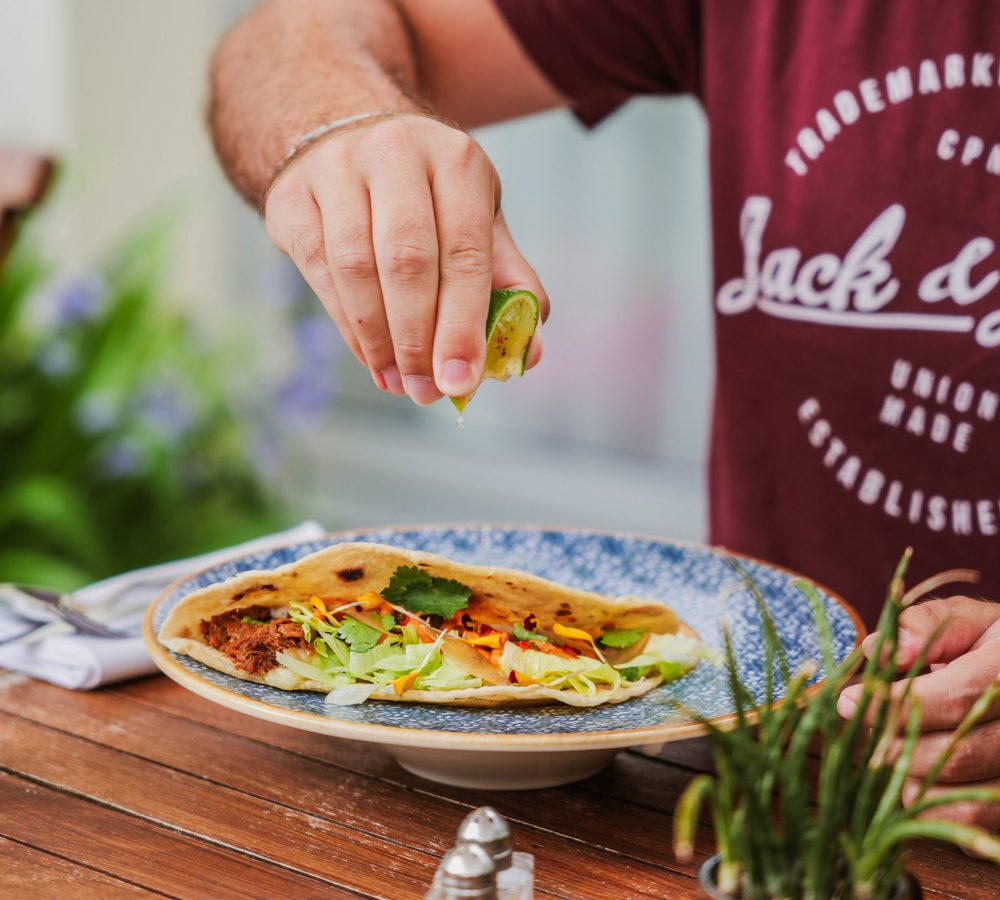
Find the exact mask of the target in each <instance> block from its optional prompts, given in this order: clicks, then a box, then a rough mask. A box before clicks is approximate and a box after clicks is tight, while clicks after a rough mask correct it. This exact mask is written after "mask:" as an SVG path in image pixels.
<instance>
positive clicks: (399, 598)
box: [380, 566, 472, 619]
mask: <svg viewBox="0 0 1000 900" xmlns="http://www.w3.org/2000/svg"><path fill="white" fill-rule="evenodd" d="M380 593H381V594H382V596H383V597H385V599H386V600H388V601H389V602H390V603H395V604H396V605H397V606H402V607H403V608H404V609H408V610H410V612H415V613H423V614H424V615H428V616H431V615H438V616H443V617H444V618H446V619H450V618H452V617H453V616H454V615H455V613H457V612H458V611H459V610H460V609H464V608H465V607H466V606H467V605H468V603H469V597H471V596H472V591H471V590H470V589H469V588H467V587H466V586H465V585H464V584H460V583H459V582H457V581H452V579H450V578H435V577H434V576H433V575H428V574H427V573H426V572H423V571H421V570H420V569H418V568H417V567H416V566H400V567H399V568H398V569H396V571H395V572H393V573H392V578H391V579H390V580H389V586H388V587H387V588H385V590H383V591H380Z"/></svg>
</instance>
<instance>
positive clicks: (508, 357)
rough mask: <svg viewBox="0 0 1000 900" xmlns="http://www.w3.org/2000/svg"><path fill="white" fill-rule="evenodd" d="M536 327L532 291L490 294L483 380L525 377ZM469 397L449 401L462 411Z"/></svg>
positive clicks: (535, 298)
mask: <svg viewBox="0 0 1000 900" xmlns="http://www.w3.org/2000/svg"><path fill="white" fill-rule="evenodd" d="M537 325H538V298H537V297H535V295H534V294H533V293H531V291H519V290H502V291H493V292H491V293H490V312H489V315H488V316H487V317H486V366H485V368H484V369H483V381H485V380H486V379H487V378H495V379H496V380H497V381H506V380H507V379H508V378H510V376H511V375H523V374H524V361H525V359H527V357H528V345H529V344H530V343H531V336H532V335H533V334H534V333H535V328H536V327H537ZM473 394H475V391H473V392H472V393H471V394H466V395H465V396H463V397H451V398H449V399H450V400H451V402H452V404H453V405H454V407H455V409H457V410H458V411H459V412H462V411H463V410H464V409H465V407H466V406H467V405H468V403H469V401H470V400H471V399H472V397H473Z"/></svg>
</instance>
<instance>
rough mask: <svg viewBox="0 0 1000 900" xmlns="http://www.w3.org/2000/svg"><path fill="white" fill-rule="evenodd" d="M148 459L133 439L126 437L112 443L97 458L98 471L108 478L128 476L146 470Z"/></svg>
mask: <svg viewBox="0 0 1000 900" xmlns="http://www.w3.org/2000/svg"><path fill="white" fill-rule="evenodd" d="M148 463H149V460H148V459H147V456H146V453H145V451H144V450H143V449H142V447H141V446H139V444H137V443H136V442H135V441H132V440H129V439H128V438H126V439H125V440H122V441H117V442H115V443H114V444H112V445H111V446H110V447H108V449H107V450H106V451H105V452H104V454H103V455H102V456H101V457H100V459H99V460H98V464H97V467H98V469H99V470H100V472H101V473H102V474H103V475H105V476H107V477H109V478H128V477H131V476H133V475H141V474H142V473H143V472H145V471H146V468H147V465H148Z"/></svg>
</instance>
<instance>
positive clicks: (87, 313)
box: [54, 272, 108, 325]
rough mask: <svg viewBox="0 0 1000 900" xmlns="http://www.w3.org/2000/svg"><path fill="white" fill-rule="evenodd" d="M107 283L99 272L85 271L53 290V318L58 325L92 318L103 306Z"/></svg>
mask: <svg viewBox="0 0 1000 900" xmlns="http://www.w3.org/2000/svg"><path fill="white" fill-rule="evenodd" d="M107 293H108V283H107V281H106V280H105V278H104V276H103V275H102V274H101V273H100V272H85V273H84V274H82V275H78V276H77V277H75V278H72V279H70V280H69V281H67V282H65V283H64V284H62V285H61V286H60V287H59V288H57V289H56V291H55V292H54V300H55V318H56V322H57V323H58V324H60V325H72V324H74V323H75V322H82V321H86V320H88V319H93V318H94V317H95V316H96V315H97V314H98V313H99V312H100V311H101V307H102V306H103V301H104V298H105V297H106V296H107Z"/></svg>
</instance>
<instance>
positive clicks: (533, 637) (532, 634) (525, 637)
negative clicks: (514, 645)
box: [514, 625, 548, 641]
mask: <svg viewBox="0 0 1000 900" xmlns="http://www.w3.org/2000/svg"><path fill="white" fill-rule="evenodd" d="M514 637H516V638H517V639H518V640H519V641H545V640H548V638H546V637H545V636H544V635H541V634H539V633H538V632H537V631H528V629H527V628H522V627H521V626H520V625H515V626H514Z"/></svg>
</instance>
